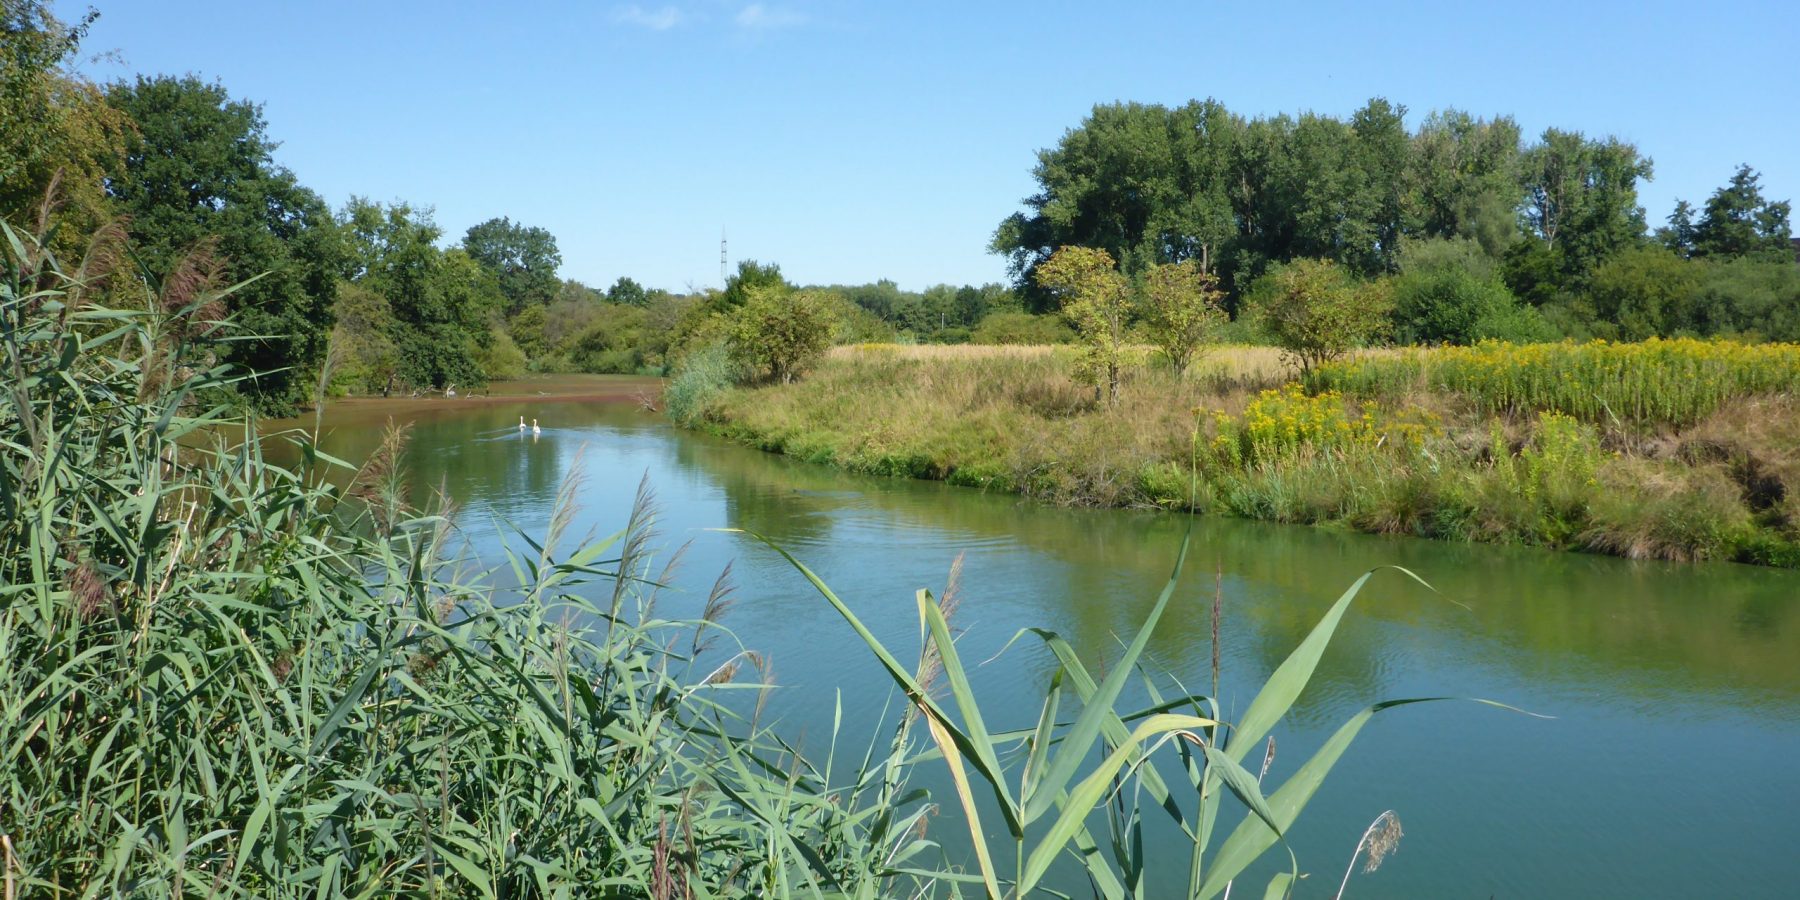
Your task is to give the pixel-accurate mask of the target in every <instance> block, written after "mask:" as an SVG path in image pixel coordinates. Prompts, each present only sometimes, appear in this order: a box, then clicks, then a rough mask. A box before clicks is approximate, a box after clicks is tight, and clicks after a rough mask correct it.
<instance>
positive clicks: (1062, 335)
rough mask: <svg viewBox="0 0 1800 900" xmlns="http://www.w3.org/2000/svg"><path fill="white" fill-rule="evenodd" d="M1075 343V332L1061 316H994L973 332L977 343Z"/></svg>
mask: <svg viewBox="0 0 1800 900" xmlns="http://www.w3.org/2000/svg"><path fill="white" fill-rule="evenodd" d="M1074 340H1075V332H1073V331H1071V330H1069V326H1067V325H1064V324H1063V323H1062V320H1061V319H1060V318H1059V317H1057V316H1053V315H1042V316H1034V315H1032V314H1031V313H1028V312H997V313H991V314H989V315H988V316H986V317H984V318H983V319H982V320H981V321H980V322H977V323H976V324H975V328H974V329H973V330H972V331H970V333H969V342H970V343H973V344H1015V345H1036V344H1068V343H1072V342H1074Z"/></svg>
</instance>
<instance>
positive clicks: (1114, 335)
mask: <svg viewBox="0 0 1800 900" xmlns="http://www.w3.org/2000/svg"><path fill="white" fill-rule="evenodd" d="M1037 280H1038V284H1039V285H1041V286H1042V287H1043V288H1044V289H1045V290H1047V291H1049V292H1051V293H1052V294H1053V295H1055V296H1056V297H1057V298H1058V299H1059V300H1060V301H1061V306H1062V313H1063V316H1064V317H1065V318H1067V319H1068V320H1069V324H1070V325H1072V326H1074V328H1075V333H1076V335H1077V336H1078V337H1079V338H1080V339H1081V343H1082V345H1083V346H1082V358H1081V363H1080V366H1079V367H1078V370H1077V371H1078V372H1079V373H1080V374H1081V376H1082V377H1084V378H1085V379H1087V380H1088V381H1090V382H1092V383H1093V384H1094V387H1095V390H1096V391H1098V390H1099V388H1100V386H1101V384H1102V382H1101V380H1100V379H1101V376H1102V375H1104V376H1105V382H1104V384H1105V387H1106V399H1107V402H1108V403H1117V402H1119V371H1120V369H1122V368H1123V367H1124V359H1125V326H1126V325H1127V324H1129V319H1130V316H1131V291H1130V286H1129V283H1128V282H1127V281H1126V280H1125V276H1124V275H1123V274H1121V273H1120V272H1119V270H1118V269H1117V268H1115V267H1114V265H1113V258H1112V254H1110V253H1107V252H1106V251H1105V250H1096V249H1093V248H1091V247H1063V248H1061V249H1059V250H1057V251H1056V252H1055V253H1053V254H1051V255H1050V258H1049V259H1047V260H1045V261H1044V262H1043V264H1042V265H1040V266H1038V267H1037Z"/></svg>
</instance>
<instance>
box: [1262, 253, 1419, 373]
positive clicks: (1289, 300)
mask: <svg viewBox="0 0 1800 900" xmlns="http://www.w3.org/2000/svg"><path fill="white" fill-rule="evenodd" d="M1391 305H1392V300H1391V298H1390V296H1389V289H1388V286H1387V285H1386V284H1384V283H1382V282H1361V281H1358V280H1357V279H1356V277H1355V276H1354V275H1352V274H1351V273H1350V271H1349V270H1348V269H1345V268H1343V267H1342V266H1339V265H1338V264H1336V263H1334V262H1332V261H1330V260H1325V259H1297V260H1294V261H1293V262H1291V263H1287V264H1285V265H1281V266H1277V267H1275V269H1273V270H1271V271H1270V272H1269V274H1267V275H1264V276H1263V277H1261V278H1259V279H1257V280H1256V284H1255V285H1254V286H1253V287H1252V288H1251V291H1250V308H1251V310H1252V315H1253V316H1254V317H1255V318H1256V319H1257V321H1258V322H1259V323H1260V324H1261V326H1262V329H1263V331H1264V332H1266V333H1267V334H1268V335H1269V337H1270V338H1272V339H1273V340H1274V341H1275V344H1276V346H1278V347H1280V348H1281V349H1282V350H1284V351H1286V352H1287V355H1288V358H1289V359H1290V360H1291V361H1292V362H1293V364H1294V365H1296V366H1298V367H1299V369H1300V374H1301V377H1303V378H1304V377H1306V376H1308V375H1310V374H1311V373H1312V371H1313V370H1315V369H1317V368H1318V367H1319V366H1321V365H1323V364H1325V363H1328V362H1330V361H1332V360H1334V359H1337V358H1338V357H1341V356H1343V355H1344V354H1346V353H1348V352H1350V351H1351V350H1353V349H1355V348H1357V347H1360V346H1363V345H1365V344H1367V343H1369V342H1370V341H1372V340H1374V339H1375V338H1376V336H1377V335H1379V334H1380V333H1381V331H1382V329H1383V327H1384V326H1385V324H1386V322H1387V315H1388V310H1389V308H1390V306H1391Z"/></svg>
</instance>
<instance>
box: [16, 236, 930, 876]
mask: <svg viewBox="0 0 1800 900" xmlns="http://www.w3.org/2000/svg"><path fill="white" fill-rule="evenodd" d="M6 237H7V238H8V241H9V243H10V245H11V250H10V252H8V253H6V254H5V261H6V263H7V268H8V271H7V273H6V275H7V277H6V278H5V281H4V283H3V284H0V345H3V352H4V357H3V359H0V365H3V366H4V367H5V371H6V372H7V375H6V377H5V379H4V385H5V386H4V388H0V753H3V754H4V756H3V757H0V772H3V773H4V774H0V844H4V851H5V852H4V858H3V861H0V879H3V881H4V891H5V896H7V897H14V896H48V897H94V896H133V897H171V896H172V897H181V896H196V897H197V896H208V897H213V896H220V897H252V896H254V897H302V896H305V897H337V896H364V897H366V896H395V895H400V896H418V897H436V896H470V897H500V896H507V897H552V896H574V895H605V896H640V897H656V898H672V897H694V896H720V895H750V894H756V895H779V896H787V895H797V894H806V893H813V894H818V893H822V892H825V891H830V892H833V893H840V892H842V893H849V894H852V895H859V896H878V895H879V896H887V895H892V894H895V893H899V894H905V893H911V892H913V891H914V890H916V889H917V887H916V885H917V884H918V883H919V882H918V880H917V879H916V878H913V877H912V876H907V875H905V874H903V873H901V872H900V871H899V868H900V867H901V866H902V865H904V864H905V862H906V861H909V860H910V861H913V862H914V863H916V862H917V858H918V857H919V855H920V854H921V853H923V852H925V851H926V850H928V849H929V848H930V847H931V846H932V845H931V844H930V843H929V842H927V841H924V840H923V839H922V838H921V836H920V835H919V834H918V833H917V831H916V829H917V828H918V827H919V823H920V822H921V820H922V817H923V816H924V814H925V808H924V806H923V805H922V804H921V803H919V802H918V798H916V797H915V798H905V797H902V796H901V795H900V794H899V793H898V792H899V791H900V789H901V787H902V782H901V780H900V777H899V776H900V775H901V774H902V773H901V770H899V769H898V768H895V767H894V766H893V765H892V764H891V761H893V760H897V759H898V756H897V754H898V753H899V752H900V750H899V748H900V747H902V746H903V744H904V741H903V739H902V738H896V741H895V743H893V744H891V745H885V747H886V749H884V748H883V746H871V747H870V749H869V751H867V756H866V759H867V760H868V761H869V764H868V765H866V766H865V767H863V768H861V769H858V770H855V771H845V770H840V771H837V772H834V773H830V774H827V772H826V771H822V770H820V769H816V768H814V767H812V766H811V765H810V764H809V763H808V762H807V760H805V759H804V758H801V757H800V756H798V755H797V754H796V753H795V752H794V751H793V749H792V748H790V747H789V746H787V745H786V744H784V743H782V742H781V741H780V740H779V739H777V738H776V737H775V736H774V735H773V734H772V733H771V732H769V730H768V729H767V727H766V726H765V725H764V724H761V723H759V722H758V721H756V715H755V709H756V705H755V704H754V703H753V702H750V701H749V700H745V701H743V702H727V701H729V700H730V698H731V697H732V696H733V695H734V694H733V692H734V691H735V692H736V694H738V695H743V694H745V691H746V689H749V690H750V691H752V692H754V690H755V686H756V685H758V683H759V679H758V678H756V677H755V673H756V672H757V670H758V664H759V663H760V658H759V657H756V656H755V655H753V654H751V653H748V652H747V651H744V650H742V649H741V648H739V647H738V646H736V643H735V641H734V640H733V639H732V638H731V636H730V633H729V632H728V631H727V630H725V628H724V626H723V624H722V623H721V622H720V617H721V614H722V613H723V611H724V606H725V605H726V604H727V602H728V599H729V595H728V593H727V592H726V591H725V590H724V585H721V586H720V588H719V590H717V591H715V593H714V595H713V597H712V601H711V602H709V603H708V604H707V614H706V616H705V617H704V619H703V620H702V621H697V622H673V621H668V620H664V619H661V618H659V617H658V616H657V614H656V602H655V601H656V594H657V591H658V585H660V584H661V583H663V582H664V581H666V580H667V569H666V567H663V568H661V569H660V570H659V569H658V568H656V567H653V562H654V561H653V558H652V551H651V548H652V546H653V542H652V538H651V531H652V523H653V515H652V512H651V509H652V506H651V504H650V502H649V498H648V496H647V495H644V494H641V495H640V502H639V504H638V505H637V507H636V509H634V510H633V511H632V514H631V516H630V517H629V519H628V520H626V522H625V523H624V525H623V527H622V528H621V530H620V531H619V533H617V534H615V535H613V536H612V537H611V538H608V539H606V540H603V541H599V542H596V543H593V544H590V545H587V546H581V547H575V548H570V549H566V550H565V549H563V547H562V546H561V545H562V544H563V543H564V541H565V539H566V537H567V536H566V535H564V534H563V533H562V532H563V530H564V529H565V528H566V523H567V522H568V521H569V518H570V516H569V505H568V504H570V503H572V501H573V498H574V496H575V495H576V493H577V492H576V486H575V485H573V484H570V485H566V486H565V490H564V492H563V501H562V504H561V505H559V510H558V512H557V514H556V515H555V516H554V518H553V522H552V525H551V527H550V530H549V533H548V534H542V535H536V536H527V535H523V534H521V535H519V536H518V537H517V539H516V540H514V541H513V542H512V547H511V548H510V549H508V551H507V554H506V555H507V562H506V565H505V566H504V568H503V570H502V571H500V572H498V573H490V572H485V571H481V570H475V569H471V568H470V567H469V566H468V565H467V564H466V563H464V562H463V561H462V560H460V559H458V558H457V557H456V556H454V555H452V554H449V553H447V550H446V548H447V547H449V546H451V545H452V543H453V539H454V535H453V532H452V530H451V526H450V521H451V520H450V518H449V517H448V515H447V513H448V510H447V509H444V508H436V509H409V508H407V507H406V506H404V505H403V504H402V502H401V501H400V499H399V498H401V497H405V496H407V495H408V492H407V491H406V490H405V489H404V486H403V485H404V480H405V473H404V468H403V466H402V464H401V460H402V458H403V457H402V453H401V451H402V447H403V443H404V442H403V435H402V434H401V433H400V432H399V431H394V432H391V433H390V436H389V439H388V440H387V441H385V442H384V444H383V448H382V450H381V452H379V453H378V454H376V456H375V457H374V458H372V459H370V460H367V461H364V462H363V463H361V464H360V465H358V466H355V467H351V466H350V465H349V464H348V463H344V462H341V461H337V460H334V459H331V458H330V457H328V456H326V455H325V454H323V453H321V452H319V450H318V449H317V447H316V446H314V445H313V444H312V442H311V440H310V439H309V438H308V437H307V436H306V435H305V434H301V433H291V434H288V435H284V436H280V437H259V436H258V435H257V433H256V430H255V429H254V428H251V429H246V431H247V433H248V437H247V438H243V439H240V440H238V441H236V442H235V443H227V442H226V440H225V439H224V437H223V435H222V432H223V431H224V429H215V428H214V426H215V425H218V424H220V423H224V422H227V421H229V419H230V417H229V414H228V410H227V409H226V408H224V407H218V406H213V405H211V404H209V403H208V402H206V401H205V399H204V398H207V397H209V396H224V395H226V393H227V392H225V391H223V390H222V389H223V388H225V387H227V386H228V385H229V382H230V379H231V377H232V376H231V375H230V374H229V373H228V372H226V371H225V370H223V369H220V368H218V367H216V366H213V365H212V364H210V362H209V359H210V350H209V349H208V348H207V346H206V344H205V343H204V341H203V340H199V339H198V338H199V337H200V336H201V332H200V329H198V328H196V327H194V322H195V320H194V316H195V315H196V313H197V312H198V311H200V310H202V309H205V308H206V305H207V304H208V303H210V302H212V301H213V300H216V299H217V298H216V295H215V294H212V293H210V292H201V293H200V294H196V295H194V296H188V297H182V296H171V295H168V294H166V293H165V294H164V295H163V296H161V297H158V298H155V302H152V303H150V304H147V306H149V308H148V309H144V310H135V311H127V310H114V309H106V308H102V307H99V306H97V305H94V304H93V303H92V302H91V299H90V298H88V297H86V296H84V293H83V289H84V284H83V282H82V281H81V280H79V279H78V278H76V277H75V276H74V275H73V274H65V273H63V272H62V271H60V270H59V269H58V268H57V267H56V264H55V261H54V260H51V259H49V258H48V256H47V255H46V254H44V253H43V251H42V250H41V248H40V247H38V246H37V245H35V244H33V243H31V242H30V241H29V240H28V239H27V238H23V237H21V236H19V235H17V234H15V233H12V232H10V230H9V231H8V232H7V234H6ZM269 440H292V441H295V442H297V444H298V450H299V454H298V455H299V458H300V459H301V460H302V463H301V464H300V465H298V466H297V467H294V468H283V467H281V466H277V465H275V464H273V463H271V462H269V461H268V460H266V459H265V458H264V457H263V454H262V448H263V447H264V445H265V442H266V441H269ZM333 470H337V471H338V472H340V473H341V477H337V478H330V477H327V476H328V475H330V474H331V473H332V472H333ZM334 482H335V483H336V484H338V485H341V486H333V483H334ZM659 571H661V572H662V574H659Z"/></svg>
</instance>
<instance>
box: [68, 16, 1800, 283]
mask: <svg viewBox="0 0 1800 900" xmlns="http://www.w3.org/2000/svg"><path fill="white" fill-rule="evenodd" d="M89 3H91V4H92V5H95V6H96V7H97V8H98V9H99V10H100V13H101V19H100V21H99V22H98V23H97V24H96V26H95V28H94V30H93V32H92V34H91V35H90V38H89V41H88V43H87V45H86V47H85V48H84V49H85V50H88V51H106V50H113V51H117V56H118V58H117V61H114V62H107V61H95V62H90V63H87V64H86V65H85V67H84V71H86V73H87V74H88V75H89V76H90V77H93V78H96V79H100V80H113V79H116V78H121V77H126V76H128V75H129V74H130V73H133V72H145V73H171V74H181V73H188V72H192V73H195V74H199V75H201V76H204V77H206V78H209V79H217V80H219V81H221V82H223V83H224V84H225V86H226V87H227V88H228V89H229V90H230V91H231V93H232V94H233V96H235V97H240V98H246V99H250V100H254V101H257V102H260V103H262V104H264V113H265V116H266V118H267V120H268V126H269V133H270V135H271V136H272V137H273V138H274V139H276V140H278V141H280V142H281V145H282V146H281V148H280V150H278V151H277V154H276V158H277V160H278V161H279V162H280V163H281V164H283V165H285V166H287V167H289V168H290V169H292V170H293V171H294V172H295V173H296V174H297V175H298V176H299V178H300V180H301V182H302V183H304V184H306V185H308V186H310V187H312V188H313V189H315V190H317V191H319V192H320V193H321V194H323V195H324V196H325V198H326V199H327V200H328V201H329V202H330V203H331V204H332V205H333V206H334V207H337V206H340V205H341V204H342V203H343V202H344V201H345V200H346V199H348V198H349V197H350V196H351V195H363V196H367V197H370V198H372V199H376V200H383V201H391V200H406V201H409V202H411V203H413V204H415V205H428V206H432V207H434V208H435V209H436V218H437V222H438V224H439V225H441V226H442V227H443V228H444V230H445V232H446V234H447V235H448V236H449V237H450V238H452V239H455V238H459V237H460V236H461V234H462V232H463V230H464V229H466V228H467V227H468V226H470V225H472V224H474V223H476V222H479V221H482V220H484V219H487V218H489V217H493V216H501V215H505V216H510V217H512V218H513V219H514V220H515V221H521V222H524V223H527V224H530V225H540V226H543V227H545V228H548V229H549V230H550V231H551V232H553V233H554V234H555V235H556V237H557V241H558V243H559V245H560V246H561V248H562V252H563V260H564V266H563V274H564V275H565V276H567V277H573V278H579V279H581V280H583V281H586V282H588V283H590V284H595V285H600V286H604V285H606V284H610V283H611V282H612V281H613V279H615V278H617V277H618V276H620V275H630V276H632V277H634V278H636V279H638V280H639V281H641V282H644V283H645V284H647V285H651V286H655V287H663V288H669V289H675V290H679V289H682V288H684V287H686V286H687V285H690V284H691V285H694V286H696V287H698V286H704V285H709V284H716V283H717V282H718V280H719V233H720V228H721V227H723V228H724V229H725V230H726V231H727V233H728V236H729V239H730V254H731V259H732V262H733V264H734V265H735V264H736V261H737V260H738V259H741V258H755V259H759V260H763V261H773V262H777V263H780V264H781V267H782V270H783V272H784V273H785V274H786V275H787V276H788V277H789V278H790V279H792V280H795V281H800V282H805V283H857V282H865V281H872V280H874V279H877V278H882V277H887V278H892V279H894V280H896V281H898V282H899V283H900V285H901V286H902V287H904V288H909V289H919V288H923V287H925V286H927V285H930V284H935V283H939V282H951V283H980V282H986V281H999V280H1002V278H1003V276H1004V266H1003V264H1002V261H1001V259H1000V258H999V257H996V256H993V255H990V254H988V253H987V251H986V247H987V242H988V239H989V237H990V236H991V235H992V233H993V229H994V226H995V225H996V224H997V223H998V222H999V221H1000V219H1001V218H1002V217H1004V216H1005V215H1007V214H1008V213H1010V212H1012V211H1014V210H1015V209H1017V208H1018V206H1019V200H1020V199H1021V198H1023V197H1025V196H1026V195H1028V194H1030V193H1032V191H1033V188H1034V183H1033V181H1032V180H1031V176H1030V170H1031V166H1032V163H1033V161H1034V156H1033V154H1034V152H1035V151H1036V150H1038V149H1039V148H1042V147H1047V146H1050V145H1052V144H1054V143H1055V142H1056V140H1057V139H1058V138H1059V137H1060V136H1061V135H1062V133H1063V131H1064V130H1065V129H1067V128H1070V127H1072V126H1074V125H1076V124H1077V123H1079V122H1080V120H1081V118H1082V116H1083V115H1084V114H1085V113H1086V112H1087V111H1088V110H1089V109H1090V108H1091V107H1092V106H1093V104H1095V103H1097V102H1108V101H1113V100H1139V101H1146V102H1161V103H1169V104H1178V103H1182V102H1185V101H1186V100H1188V99H1190V98H1205V97H1208V96H1211V97H1217V98H1218V99H1219V100H1221V101H1223V102H1224V103H1225V104H1226V105H1227V106H1228V107H1230V108H1231V109H1232V110H1233V111H1235V112H1239V113H1242V114H1245V115H1255V114H1265V113H1270V114H1272V113H1277V112H1298V111H1301V110H1315V111H1318V112H1324V113H1332V114H1338V115H1347V114H1348V113H1350V112H1351V111H1352V110H1354V109H1356V108H1357V107H1358V106H1360V105H1361V104H1362V103H1363V102H1364V101H1365V100H1367V99H1368V98H1369V97H1371V96H1377V95H1379V96H1385V97H1387V98H1389V99H1391V100H1393V101H1395V102H1397V103H1401V104H1404V105H1405V106H1407V107H1408V109H1409V110H1410V111H1411V112H1410V114H1409V115H1408V123H1409V124H1412V125H1416V124H1417V122H1418V121H1419V119H1420V118H1422V117H1423V115H1424V114H1425V113H1426V112H1428V111H1430V110H1433V109H1438V108H1442V107H1447V106H1455V107H1459V108H1462V109H1466V110H1469V111H1471V112H1474V113H1476V114H1480V115H1494V114H1511V115H1513V116H1514V117H1515V118H1517V120H1518V121H1519V123H1520V125H1521V126H1522V127H1523V128H1524V130H1525V131H1526V133H1527V134H1531V135H1535V134H1536V133H1538V132H1541V131H1542V130H1543V129H1544V128H1546V127H1549V126H1557V127H1563V128H1573V129H1579V130H1582V131H1586V132H1588V133H1591V134H1615V135H1618V136H1619V137H1621V138H1624V139H1626V140H1630V141H1633V142H1635V143H1636V144H1637V145H1638V147H1639V149H1640V150H1641V151H1642V152H1644V153H1646V154H1648V155H1649V156H1651V157H1652V158H1654V160H1655V164H1656V178H1655V180H1654V181H1653V182H1651V183H1650V184H1648V185H1645V186H1644V187H1643V189H1642V191H1641V195H1640V196H1641V198H1642V201H1643V203H1644V205H1645V207H1646V209H1647V210H1648V213H1649V218H1650V221H1651V223H1652V224H1653V225H1654V224H1658V223H1660V222H1661V221H1662V220H1663V218H1664V217H1666V216H1667V215H1668V212H1669V210H1670V209H1671V208H1672V207H1673V205H1674V201H1675V198H1677V197H1681V198H1685V199H1688V200H1690V201H1694V202H1696V203H1699V202H1701V201H1703V200H1704V199H1705V197H1706V196H1707V195H1708V194H1710V193H1711V192H1712V191H1713V189H1715V188H1716V187H1718V186H1719V185H1721V184H1723V183H1724V182H1725V180H1726V179H1727V178H1728V177H1729V176H1730V175H1731V172H1732V170H1733V168H1734V167H1735V166H1736V165H1737V164H1738V163H1740V162H1748V163H1750V164H1751V165H1753V166H1755V167H1756V168H1758V169H1759V170H1760V171H1761V172H1762V173H1763V185H1764V189H1765V193H1766V194H1767V195H1769V196H1772V197H1775V198H1781V199H1787V198H1794V197H1797V196H1800V92H1797V91H1796V89H1795V84H1796V83H1797V80H1796V79H1797V76H1800V72H1796V64H1797V62H1800V10H1797V9H1796V7H1795V6H1794V5H1793V3H1792V0H1787V2H1780V0H1769V2H1755V0H1712V2H1692V0H1689V2H1581V0H1555V2H1539V0H1515V2H1508V3H1462V2H1416V3H1401V2H1383V0H1364V2H1359V3H1343V2H1336V3H1326V2H1316V3H1315V2H1286V3H1276V2H1262V3H1254V2H1208V0H1190V2H1187V3H1106V4H1102V3H1092V2H1089V3H1056V2H1033V3H1007V4H1001V3H940V2H930V0H915V2H905V3H867V4H863V3H848V2H837V0H766V2H744V0H666V2H665V0H642V2H639V3H636V4H631V3H610V2H591V3H583V2H555V3H553V2H539V0H514V2H508V3H495V2H482V3H463V2H457V0H437V2H415V0H356V2H342V0H311V2H274V0H88V2H76V3H69V2H66V0H63V2H59V4H58V9H59V11H60V12H61V13H62V14H63V15H64V16H65V17H71V16H73V15H74V14H76V13H78V12H79V11H80V10H81V9H82V8H83V7H85V6H87V5H89Z"/></svg>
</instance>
